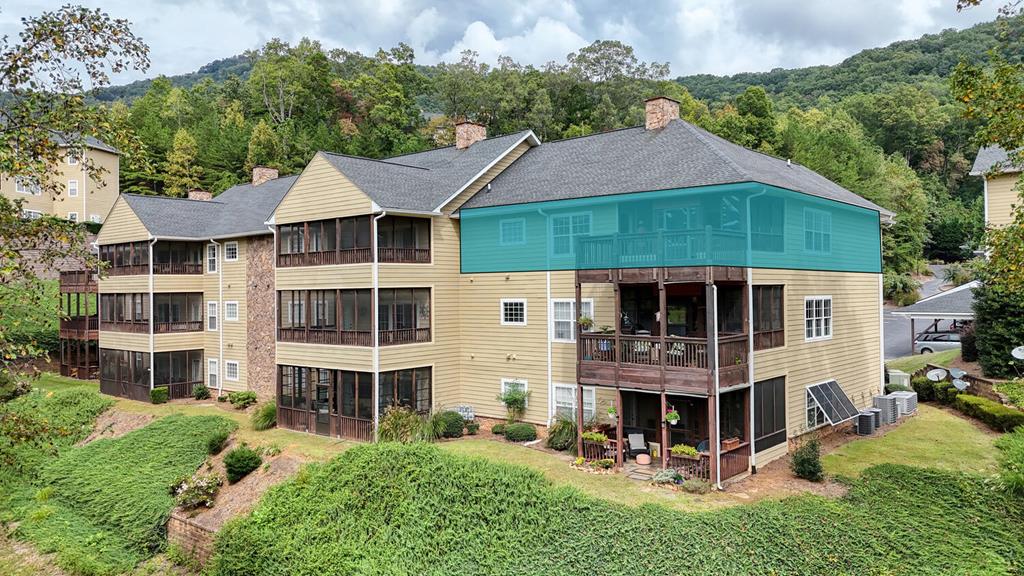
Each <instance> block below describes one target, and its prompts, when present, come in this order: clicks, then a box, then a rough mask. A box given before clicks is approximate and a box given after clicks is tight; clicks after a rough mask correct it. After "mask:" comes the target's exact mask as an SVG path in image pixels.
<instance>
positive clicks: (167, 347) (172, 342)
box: [147, 332, 203, 352]
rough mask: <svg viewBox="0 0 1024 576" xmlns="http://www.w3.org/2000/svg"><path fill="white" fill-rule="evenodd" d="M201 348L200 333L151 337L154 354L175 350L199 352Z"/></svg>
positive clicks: (179, 333) (201, 335) (180, 333)
mask: <svg viewBox="0 0 1024 576" xmlns="http://www.w3.org/2000/svg"><path fill="white" fill-rule="evenodd" d="M202 348H203V333H202V332H175V333H172V334H154V335H153V351H154V352H173V351H175V350H200V349H202ZM147 350H148V348H147Z"/></svg>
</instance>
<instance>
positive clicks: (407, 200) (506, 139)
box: [321, 130, 540, 212]
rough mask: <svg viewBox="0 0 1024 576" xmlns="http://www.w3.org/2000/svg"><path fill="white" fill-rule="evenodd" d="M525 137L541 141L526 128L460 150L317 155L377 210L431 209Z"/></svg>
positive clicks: (466, 184) (529, 139) (431, 210)
mask: <svg viewBox="0 0 1024 576" xmlns="http://www.w3.org/2000/svg"><path fill="white" fill-rule="evenodd" d="M524 140H525V141H530V143H531V144H533V145H537V144H539V143H540V142H539V140H537V137H536V136H534V135H533V132H532V131H530V130H524V131H522V132H518V133H515V134H509V135H506V136H497V137H495V138H487V139H485V140H481V141H479V142H476V143H474V144H473V145H472V146H470V147H468V148H464V149H461V150H460V149H457V148H455V147H454V146H448V147H446V148H436V149H434V150H427V151H425V152H416V153H413V154H405V155H402V156H393V157H391V158H386V159H383V160H372V159H369V158H361V157H358V156H346V155H344V154H333V153H330V152H321V154H323V156H324V158H326V159H327V161H328V162H330V163H331V164H332V165H333V166H334V167H335V168H337V169H338V170H339V171H340V172H341V173H342V174H344V175H345V177H347V178H348V179H349V180H351V181H352V183H353V184H355V185H356V186H357V187H358V188H359V189H360V190H362V191H363V193H364V194H366V195H367V196H369V197H370V199H371V200H373V201H374V203H376V204H377V205H378V206H380V207H381V208H385V209H394V210H413V211H421V212H435V211H437V210H439V209H440V207H441V205H443V204H445V203H446V200H448V199H450V198H451V197H452V196H454V195H455V194H456V193H457V192H458V191H460V190H462V189H463V188H465V187H466V186H468V185H469V184H471V183H472V182H473V181H474V180H476V179H477V177H479V176H480V175H481V174H482V173H483V172H485V171H486V170H487V168H489V167H490V166H492V165H493V164H494V163H495V162H497V161H498V160H500V159H501V158H502V157H503V156H504V155H505V154H506V153H507V152H508V151H509V150H510V149H511V148H514V147H515V146H517V145H518V144H519V143H520V142H523V141H524Z"/></svg>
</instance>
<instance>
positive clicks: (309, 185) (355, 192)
mask: <svg viewBox="0 0 1024 576" xmlns="http://www.w3.org/2000/svg"><path fill="white" fill-rule="evenodd" d="M372 212H373V203H372V202H371V201H370V198H369V197H368V196H367V195H366V194H364V193H363V192H362V191H361V190H359V188H358V187H357V186H356V185H355V184H353V183H352V181H350V180H349V179H348V178H346V177H345V175H343V174H342V173H341V172H339V171H338V169H337V168H335V167H334V166H333V165H331V163H330V162H328V161H327V159H326V158H324V156H323V154H317V155H316V156H314V157H313V160H311V161H310V163H309V165H307V166H306V168H305V170H303V171H302V174H301V175H299V177H298V179H297V180H296V181H295V183H294V184H292V187H291V189H290V190H288V193H287V194H285V197H284V199H283V200H281V204H280V205H278V207H277V210H276V211H275V212H274V222H275V223H277V224H287V223H290V222H305V221H308V220H322V219H324V218H336V217H343V216H357V215H360V214H370V213H372Z"/></svg>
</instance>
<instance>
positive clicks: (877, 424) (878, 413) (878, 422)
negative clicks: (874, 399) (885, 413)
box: [864, 408, 882, 430]
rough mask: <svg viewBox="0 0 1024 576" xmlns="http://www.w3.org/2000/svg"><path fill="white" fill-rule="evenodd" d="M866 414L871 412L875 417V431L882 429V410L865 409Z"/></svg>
mask: <svg viewBox="0 0 1024 576" xmlns="http://www.w3.org/2000/svg"><path fill="white" fill-rule="evenodd" d="M864 411H865V412H871V414H872V415H873V416H874V417H875V430H878V429H879V428H881V427H882V410H881V408H865V409H864Z"/></svg>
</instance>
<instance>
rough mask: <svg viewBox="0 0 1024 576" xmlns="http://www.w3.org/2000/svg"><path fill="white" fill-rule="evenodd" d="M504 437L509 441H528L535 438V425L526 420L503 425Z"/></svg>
mask: <svg viewBox="0 0 1024 576" xmlns="http://www.w3.org/2000/svg"><path fill="white" fill-rule="evenodd" d="M505 439H506V440H508V441H509V442H529V441H531V440H536V439H537V427H536V426H534V425H533V424H527V423H526V422H518V423H516V424H509V425H508V426H505Z"/></svg>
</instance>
